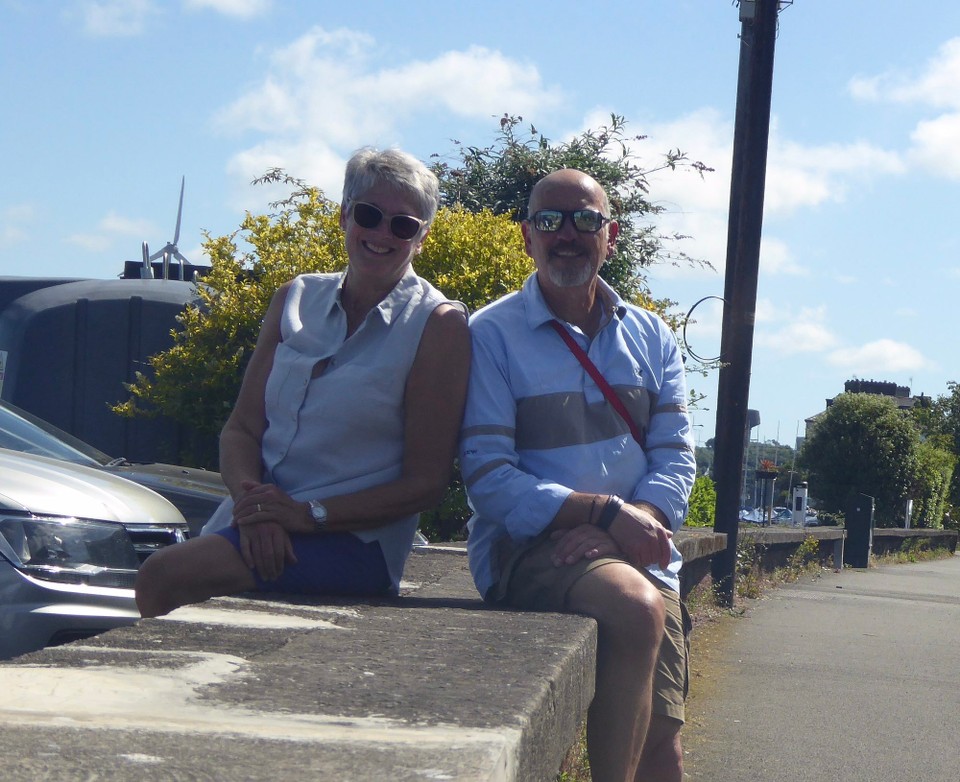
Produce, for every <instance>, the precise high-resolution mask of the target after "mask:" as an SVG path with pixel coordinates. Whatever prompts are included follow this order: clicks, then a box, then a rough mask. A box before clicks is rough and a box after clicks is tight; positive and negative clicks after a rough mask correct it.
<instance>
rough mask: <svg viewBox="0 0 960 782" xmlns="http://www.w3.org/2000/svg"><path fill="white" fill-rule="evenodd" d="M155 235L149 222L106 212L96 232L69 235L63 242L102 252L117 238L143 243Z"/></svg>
mask: <svg viewBox="0 0 960 782" xmlns="http://www.w3.org/2000/svg"><path fill="white" fill-rule="evenodd" d="M155 233H156V227H155V226H154V224H153V223H151V222H150V221H149V220H137V219H133V218H129V217H123V216H121V215H118V214H117V213H116V212H108V213H107V214H106V215H105V216H104V217H103V218H101V220H100V222H98V223H97V227H96V230H94V231H91V232H89V233H75V234H70V235H69V236H68V237H67V238H66V240H65V241H66V242H67V243H68V244H75V245H77V246H78V247H82V248H84V249H85V250H89V251H91V252H103V251H104V250H107V249H109V248H110V247H112V246H113V244H114V241H115V240H116V239H117V238H121V237H128V236H133V237H136V238H138V239H139V240H141V241H143V240H146V239H149V238H150V237H151V236H153V235H154V234H155Z"/></svg>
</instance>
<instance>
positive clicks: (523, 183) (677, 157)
mask: <svg viewBox="0 0 960 782" xmlns="http://www.w3.org/2000/svg"><path fill="white" fill-rule="evenodd" d="M522 122H523V118H522V117H515V116H510V115H508V114H505V115H504V116H503V117H501V118H500V129H499V131H498V133H497V136H496V140H495V141H494V143H493V144H491V145H490V146H487V147H475V146H469V145H466V144H462V143H460V142H458V141H457V142H454V144H455V145H456V147H457V159H456V160H455V162H453V163H448V162H446V161H445V160H443V159H441V158H440V156H439V155H434V156H433V157H434V158H435V159H436V162H434V164H433V166H432V168H433V171H434V173H435V174H436V175H437V177H438V178H439V179H440V190H441V200H442V203H444V204H445V205H447V206H459V207H461V208H463V209H466V210H468V211H480V210H482V209H489V210H490V211H492V212H493V213H494V214H503V215H507V216H509V217H510V218H511V219H512V220H522V219H523V218H524V217H526V211H527V201H528V200H529V197H530V191H531V190H532V189H533V186H534V185H535V184H536V183H537V182H538V181H539V180H540V179H542V178H543V177H544V176H545V175H546V174H549V173H550V172H552V171H556V170H557V169H560V168H577V169H580V170H581V171H585V172H586V173H588V174H590V175H591V176H592V177H593V178H594V179H596V180H597V181H598V182H599V183H600V184H601V185H602V186H603V187H604V189H605V190H606V191H607V194H608V195H609V197H610V207H611V210H612V212H613V216H614V217H615V218H616V219H617V220H618V221H619V223H620V235H619V236H618V239H617V250H616V253H615V254H614V256H613V258H611V259H610V261H609V262H608V263H606V264H604V266H603V268H602V269H601V271H600V273H601V275H602V276H603V277H604V278H605V279H606V280H607V281H608V282H609V283H610V284H611V285H612V286H613V287H614V288H615V289H616V290H617V291H618V292H619V293H620V295H621V296H623V297H624V298H625V299H627V300H629V301H633V302H635V303H637V304H640V305H642V306H646V307H648V308H650V309H654V310H656V311H658V312H660V313H666V312H667V310H668V308H669V307H670V306H671V305H672V304H673V302H671V301H669V300H668V299H660V300H656V299H654V298H653V295H652V293H651V291H650V289H649V286H648V285H647V280H646V275H645V273H644V269H646V268H647V267H649V266H650V265H652V264H654V263H672V264H675V265H676V264H680V263H690V264H700V265H703V264H704V262H703V261H697V260H694V259H692V258H690V257H689V256H688V255H686V254H685V253H683V252H681V251H680V250H678V249H676V248H675V245H676V243H677V242H678V241H679V240H680V239H684V238H686V237H684V236H681V235H679V234H673V235H664V234H661V233H660V232H659V231H658V230H657V228H656V224H655V219H656V217H657V215H659V214H661V213H662V212H663V211H664V207H663V206H661V205H659V204H656V203H655V202H653V201H652V200H650V198H649V195H648V193H649V182H648V177H649V175H650V174H652V173H654V172H655V171H660V170H663V169H670V170H675V171H676V170H684V171H693V172H695V173H697V174H699V175H700V176H702V175H703V174H704V173H705V172H708V171H712V170H713V169H711V168H709V167H707V166H706V165H704V164H703V163H701V162H699V161H693V160H690V159H689V158H688V157H687V155H686V153H684V152H682V151H680V150H679V149H676V150H671V151H669V152H667V153H666V154H665V155H663V156H662V159H661V160H660V162H659V163H657V164H655V165H653V166H649V167H644V166H642V165H641V164H640V161H639V160H638V158H637V157H636V155H635V154H634V152H633V151H632V145H633V144H634V143H638V142H641V141H643V140H644V138H645V137H644V136H639V135H635V136H628V135H627V131H626V124H627V123H626V120H625V119H624V118H623V117H622V116H618V115H616V114H613V115H611V117H610V124H609V125H605V126H602V127H600V128H597V129H595V130H585V131H583V132H582V133H580V134H578V135H576V136H574V137H573V138H572V139H570V140H569V141H566V142H551V141H550V140H549V139H548V138H547V137H545V136H544V135H543V134H541V133H540V132H539V131H537V129H536V128H535V127H534V126H533V125H530V126H529V129H528V130H523V129H522V127H521V124H522Z"/></svg>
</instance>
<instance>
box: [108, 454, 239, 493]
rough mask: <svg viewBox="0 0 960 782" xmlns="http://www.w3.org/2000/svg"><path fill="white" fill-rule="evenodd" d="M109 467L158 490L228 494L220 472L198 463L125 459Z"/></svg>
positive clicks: (125, 476)
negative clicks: (195, 464) (182, 465)
mask: <svg viewBox="0 0 960 782" xmlns="http://www.w3.org/2000/svg"><path fill="white" fill-rule="evenodd" d="M106 469H108V470H110V472H112V473H114V474H116V475H119V476H121V477H123V478H126V479H127V480H131V481H136V482H137V483H139V484H141V485H144V486H149V487H150V488H151V489H154V490H155V491H163V490H165V489H169V490H174V491H177V492H179V493H183V492H186V493H189V494H196V495H197V496H202V497H209V496H211V495H214V496H215V497H219V498H220V499H221V500H222V499H224V498H225V497H226V496H227V495H228V494H229V492H228V491H227V487H226V486H224V485H223V480H222V479H221V478H220V473H218V472H211V471H209V470H199V469H197V468H196V467H181V466H179V465H176V464H163V463H161V462H156V463H151V464H129V463H124V464H118V465H115V466H108V467H107V468H106Z"/></svg>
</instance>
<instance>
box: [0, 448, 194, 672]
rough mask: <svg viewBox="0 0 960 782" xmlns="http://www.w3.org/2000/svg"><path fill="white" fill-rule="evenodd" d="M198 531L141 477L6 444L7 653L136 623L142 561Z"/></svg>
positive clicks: (2, 593) (3, 606) (2, 628)
mask: <svg viewBox="0 0 960 782" xmlns="http://www.w3.org/2000/svg"><path fill="white" fill-rule="evenodd" d="M188 536H189V531H188V528H187V522H186V520H185V519H184V518H183V514H181V513H180V511H178V510H177V509H176V508H175V507H174V506H173V505H172V504H171V503H170V502H168V501H167V500H166V499H164V498H163V497H161V496H160V495H159V494H157V493H156V492H153V491H151V490H150V489H147V488H145V487H143V486H140V485H138V484H136V483H134V482H133V481H128V480H124V479H123V478H119V477H117V476H115V475H111V474H110V473H109V472H107V471H105V470H102V469H94V468H91V467H82V466H80V465H77V464H72V463H69V462H65V461H61V460H58V459H50V458H47V457H44V456H35V455H32V454H26V453H20V452H17V451H11V450H8V449H4V448H0V659H3V658H7V657H13V656H15V655H19V654H25V653H26V652H31V651H34V650H37V649H41V648H43V647H44V646H50V645H54V644H60V643H65V642H67V641H73V640H77V639H80V638H86V637H88V636H91V635H95V634H97V633H100V632H103V631H105V630H110V629H112V628H114V627H119V626H122V625H128V624H132V623H134V622H135V621H137V619H139V618H140V614H139V613H138V611H137V608H136V603H135V601H134V593H133V583H134V579H135V578H136V574H137V569H138V568H139V567H140V563H141V562H142V561H143V560H144V559H146V558H147V557H148V556H150V554H152V553H153V552H154V551H156V550H158V549H160V548H163V547H164V546H168V545H171V544H173V543H178V542H180V541H183V540H186V539H187V537H188Z"/></svg>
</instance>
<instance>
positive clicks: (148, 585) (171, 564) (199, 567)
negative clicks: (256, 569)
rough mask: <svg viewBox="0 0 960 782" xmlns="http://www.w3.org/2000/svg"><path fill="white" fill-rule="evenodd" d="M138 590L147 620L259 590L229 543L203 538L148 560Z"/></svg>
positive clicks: (142, 566) (138, 603) (141, 613)
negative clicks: (207, 601)
mask: <svg viewBox="0 0 960 782" xmlns="http://www.w3.org/2000/svg"><path fill="white" fill-rule="evenodd" d="M135 588H136V593H137V608H139V609H140V615H141V616H142V617H145V618H146V617H152V616H163V615H164V614H169V613H170V612H171V611H173V610H174V609H175V608H179V607H180V606H182V605H187V604H189V603H199V602H201V601H203V600H207V599H208V598H211V597H217V596H219V595H232V594H235V593H237V592H246V591H249V590H252V589H255V588H256V582H255V581H254V578H253V573H252V572H251V571H250V568H248V567H247V565H246V563H245V562H244V561H243V558H242V557H241V556H240V552H238V551H237V549H236V548H234V546H233V544H232V543H231V542H230V541H229V540H227V539H226V538H224V537H222V536H221V535H203V536H201V537H198V538H193V539H191V540H188V541H186V542H184V543H178V544H176V545H175V546H169V547H168V548H164V549H160V550H159V551H157V552H156V553H154V554H151V555H150V556H149V557H147V559H146V561H145V562H144V563H143V564H142V565H141V566H140V572H139V573H138V574H137V582H136V587H135Z"/></svg>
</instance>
